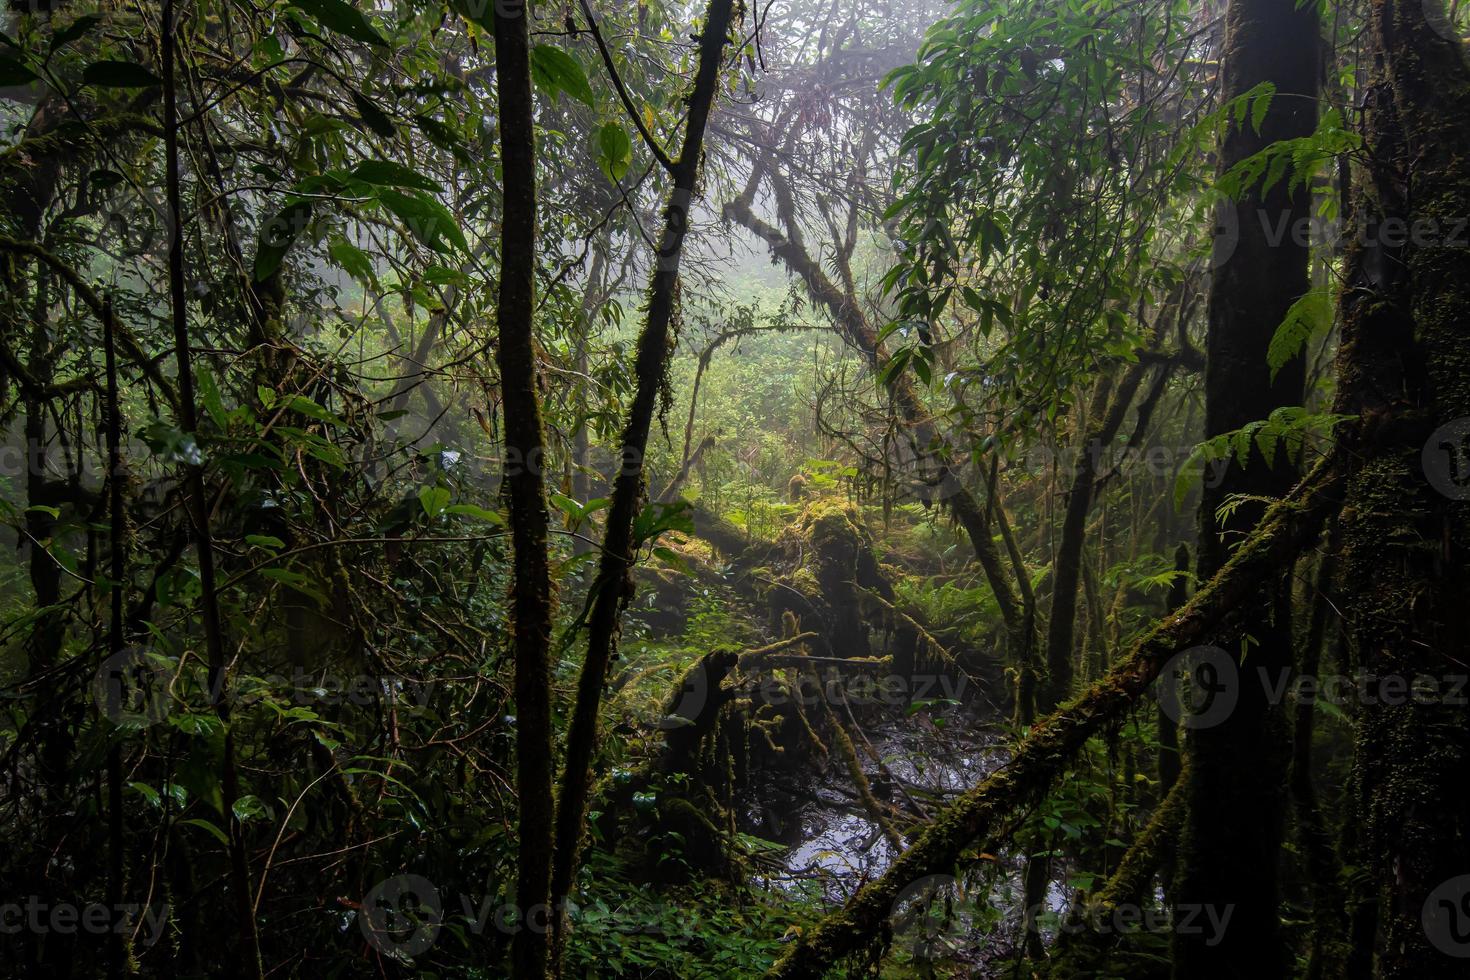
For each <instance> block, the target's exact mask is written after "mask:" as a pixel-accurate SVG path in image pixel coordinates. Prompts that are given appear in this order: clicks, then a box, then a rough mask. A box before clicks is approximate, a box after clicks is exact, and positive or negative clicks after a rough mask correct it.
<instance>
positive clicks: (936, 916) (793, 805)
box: [741, 677, 1067, 977]
mask: <svg viewBox="0 0 1470 980" xmlns="http://www.w3.org/2000/svg"><path fill="white" fill-rule="evenodd" d="M993 682H994V683H1000V679H999V678H998V677H997V678H994V679H993ZM991 683H992V679H989V678H987V679H986V681H985V682H984V683H983V684H977V685H975V686H973V687H971V691H972V692H974V691H975V690H976V688H979V694H978V696H973V697H970V698H969V699H968V700H967V701H966V702H965V703H962V704H948V705H940V704H935V705H931V706H930V707H927V708H924V709H922V710H920V711H917V712H915V713H914V714H913V715H912V716H905V715H904V713H903V712H902V711H898V712H894V711H888V712H885V713H884V714H883V715H879V716H876V717H863V716H859V720H860V721H861V722H862V732H863V734H864V735H866V738H867V742H868V743H869V744H870V745H871V746H872V748H873V749H874V750H875V751H876V754H877V755H878V757H879V758H881V759H882V760H883V763H884V767H886V769H887V770H888V773H890V774H891V775H892V781H890V780H889V779H888V778H887V776H886V775H885V774H884V773H883V772H882V770H881V769H880V767H879V766H878V765H877V764H876V763H875V762H874V760H873V759H872V757H871V756H870V755H869V754H868V752H867V751H866V749H865V746H863V745H862V742H861V740H860V739H859V738H857V737H856V736H855V738H854V741H855V742H857V743H858V745H857V747H858V754H859V757H860V758H861V759H862V761H863V767H864V772H865V773H866V775H867V777H868V779H869V781H870V783H871V784H872V787H873V793H874V795H875V796H877V797H878V798H879V799H883V800H886V801H887V802H890V803H892V804H894V805H895V806H896V807H898V808H899V810H900V811H901V812H904V813H912V812H913V810H912V807H913V806H914V805H915V804H917V805H918V806H920V807H922V808H923V809H924V810H926V811H927V812H928V813H929V814H931V815H932V814H933V813H936V812H937V811H938V810H939V809H940V808H941V807H942V806H943V805H944V804H945V803H946V802H947V801H949V800H951V799H953V798H954V797H956V796H958V795H959V794H961V793H963V792H965V791H966V790H968V789H970V788H972V787H974V786H976V785H978V784H979V783H980V782H982V781H983V780H984V779H985V778H986V777H987V776H989V775H990V774H991V773H992V772H994V771H995V770H996V769H997V768H999V767H1000V766H1002V765H1004V764H1005V763H1006V762H1007V761H1008V760H1009V758H1010V753H1009V750H1008V748H1007V732H1006V726H1005V724H1004V712H1003V710H1002V709H1001V708H999V707H997V706H996V705H995V704H993V703H992V702H991V701H990V699H989V698H988V697H987V691H993V690H995V687H993V686H991ZM742 818H743V819H742V823H743V826H742V828H741V829H742V830H743V831H745V832H746V833H749V834H752V835H754V836H757V837H760V838H762V839H764V840H768V841H772V842H775V843H779V844H782V845H785V847H784V850H782V851H780V852H776V853H773V854H771V855H768V858H774V859H775V860H774V861H770V860H768V861H767V866H766V868H765V869H764V871H763V873H761V874H758V875H756V876H755V877H754V879H753V883H754V884H757V885H758V886H760V887H763V888H768V889H779V890H783V891H786V892H788V893H799V894H803V895H805V896H807V897H808V898H816V899H818V900H820V901H821V902H822V903H823V904H824V905H827V906H829V907H835V906H837V905H840V904H841V903H842V902H844V901H846V899H847V898H848V897H849V896H851V895H852V894H853V892H855V891H856V890H857V889H858V888H859V887H861V886H862V885H863V884H864V883H866V882H868V881H870V880H872V879H874V878H876V877H878V876H879V875H881V874H883V872H885V871H886V870H887V869H888V867H889V866H890V865H891V864H892V863H893V862H894V860H895V859H896V858H897V857H898V852H897V851H896V849H895V848H894V846H893V844H892V843H891V842H890V841H889V840H888V839H887V837H886V836H885V835H884V834H883V832H882V830H881V828H880V827H879V826H878V824H877V822H876V821H875V820H874V819H873V818H872V816H870V815H869V813H868V812H867V810H866V809H865V807H864V806H863V803H862V801H861V800H860V799H859V797H858V795H857V792H856V790H855V788H854V787H853V785H852V780H851V778H850V776H849V774H848V772H847V769H846V767H845V765H844V764H843V762H842V760H841V758H840V757H839V754H838V753H837V752H836V751H835V750H834V751H832V752H831V753H829V757H828V759H827V761H826V765H825V767H824V769H823V771H822V772H820V773H813V772H812V771H811V769H810V767H805V768H803V769H802V770H801V771H799V772H796V773H791V772H765V773H762V774H761V778H760V780H759V781H758V782H757V783H756V784H755V785H752V786H751V787H749V789H748V791H747V793H746V799H745V805H744V807H743V811H742ZM991 857H992V860H989V861H984V862H981V864H980V867H979V869H977V870H975V871H967V872H966V873H964V874H963V875H962V880H959V881H956V880H955V879H954V878H952V877H950V876H947V875H943V876H942V875H934V876H930V877H929V878H925V879H921V880H920V881H917V882H914V883H912V884H910V885H909V886H908V887H907V888H906V889H905V890H904V892H903V893H902V894H901V896H900V898H899V899H898V900H897V901H896V902H895V903H894V904H895V910H894V916H893V918H892V919H891V920H890V921H891V924H892V927H893V931H894V944H893V951H894V954H895V955H896V956H898V957H899V958H900V959H904V958H908V959H911V960H912V961H915V962H918V961H923V962H926V963H927V964H928V965H929V966H932V967H939V966H940V965H941V964H948V965H949V966H950V967H951V968H959V969H961V970H963V975H968V976H975V977H991V976H995V977H999V976H1001V975H1004V974H1006V973H1008V972H1010V971H1011V970H1012V969H1013V967H1014V962H1013V960H1014V958H1015V956H1016V953H1017V950H1018V943H1019V941H1020V938H1021V936H1022V934H1023V921H1022V920H1023V906H1024V902H1023V894H1024V890H1023V884H1022V876H1023V873H1024V867H1025V860H1024V856H1023V855H1017V854H1012V853H1009V852H1007V851H1001V852H1000V853H998V854H995V855H993V856H991ZM1059 870H1060V869H1057V868H1055V867H1054V868H1053V869H1052V876H1051V877H1052V880H1051V881H1050V883H1049V884H1048V888H1047V895H1046V906H1047V908H1048V910H1049V911H1051V912H1054V913H1057V914H1061V913H1062V912H1063V911H1064V910H1065V908H1066V904H1067V891H1066V888H1065V887H1064V885H1063V884H1062V881H1064V879H1065V875H1064V874H1059V873H1058V872H1059Z"/></svg>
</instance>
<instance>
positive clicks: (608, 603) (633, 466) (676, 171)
mask: <svg viewBox="0 0 1470 980" xmlns="http://www.w3.org/2000/svg"><path fill="white" fill-rule="evenodd" d="M732 7H733V0H710V4H709V7H708V9H707V11H706V13H705V20H704V25H703V26H702V27H701V29H700V30H701V34H700V46H699V66H698V69H697V70H696V73H695V80H694V91H693V92H692V94H691V95H690V97H689V115H688V117H687V120H686V122H685V128H684V145H683V147H682V148H681V150H680V153H679V158H678V160H676V161H675V162H674V164H673V167H672V175H673V178H674V182H673V183H674V186H673V193H672V195H671V198H670V201H669V204H668V206H667V208H666V209H665V210H664V225H663V231H662V232H661V233H660V236H659V244H658V254H657V256H655V266H654V272H653V281H652V283H651V285H650V288H649V295H648V314H647V319H646V320H645V322H644V326H643V330H642V332H641V333H640V334H639V337H638V347H637V354H636V356H635V359H634V365H633V369H634V373H635V375H636V377H637V388H636V391H635V393H634V396H633V403H632V405H631V406H630V407H629V409H628V418H627V421H626V423H625V424H624V426H623V437H622V452H621V455H620V457H619V459H620V469H619V471H618V473H617V475H616V477H615V479H614V481H613V492H612V504H611V506H610V507H609V508H608V515H607V531H606V533H605V535H604V536H603V541H602V557H601V560H600V562H599V563H598V569H597V578H596V579H595V581H594V582H593V586H592V589H593V596H592V599H591V606H592V608H591V612H590V613H589V615H588V617H587V658H586V660H585V661H584V662H583V665H582V672H581V674H580V676H579V677H578V680H577V700H576V705H575V707H574V708H573V711H572V720H571V725H570V728H569V730H568V732H567V750H566V762H565V768H564V769H563V771H562V779H561V793H560V796H559V797H558V798H557V804H556V828H555V837H556V845H555V854H554V861H553V865H552V877H551V899H552V905H553V907H560V905H561V904H562V902H563V901H564V900H565V899H566V897H567V895H568V894H570V892H571V888H572V877H573V874H574V873H575V871H576V868H577V858H578V852H579V850H580V848H581V842H582V822H583V818H584V816H585V814H586V810H587V793H588V789H589V784H590V777H591V765H592V752H593V749H594V748H595V747H596V744H597V715H598V710H599V708H600V706H601V703H602V689H603V686H604V684H606V682H607V671H608V665H609V664H610V663H611V662H612V658H613V656H614V652H615V650H616V648H617V640H618V627H619V620H620V618H621V615H622V611H623V607H624V605H625V604H626V603H627V601H628V599H629V598H630V595H631V593H632V588H633V586H632V580H631V577H630V574H631V571H632V568H633V559H634V549H635V548H636V547H637V542H636V541H635V540H634V537H633V523H634V521H635V520H636V518H637V516H638V512H639V508H640V507H641V505H642V503H643V499H644V486H643V477H644V470H643V461H644V456H645V451H646V449H647V447H648V431H649V428H650V427H651V426H652V424H653V414H654V410H655V408H656V407H657V404H658V399H659V394H660V392H661V391H662V390H663V386H664V376H665V372H666V371H667V368H668V360H669V355H670V354H671V353H672V350H673V335H672V326H673V322H674V314H675V306H676V304H677V303H678V283H679V259H680V256H681V255H682V252H683V246H684V236H685V234H686V233H687V231H688V228H689V222H690V220H691V217H690V211H691V206H692V202H693V199H694V189H695V182H696V180H697V178H698V176H699V166H700V159H701V154H702V153H703V148H704V133H705V125H706V123H707V122H708V120H709V113H710V107H711V106H712V105H713V104H714V100H715V92H716V88H717V86H718V83H719V77H720V66H721V61H722V58H723V53H724V50H725V44H726V43H727V41H728V39H729V37H728V36H729V33H730V27H731V23H730V21H731V9H732ZM553 922H554V923H555V927H556V929H557V930H558V932H557V936H556V939H555V941H556V942H557V943H558V944H559V942H560V938H561V936H560V929H561V926H562V919H561V916H559V915H558V916H556V917H554V919H553Z"/></svg>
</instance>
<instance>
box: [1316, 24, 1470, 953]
mask: <svg viewBox="0 0 1470 980" xmlns="http://www.w3.org/2000/svg"><path fill="white" fill-rule="evenodd" d="M1429 8H1430V5H1428V4H1424V3H1421V2H1419V0H1412V2H1406V0H1382V2H1378V3H1375V4H1373V6H1372V23H1371V30H1372V45H1371V46H1372V50H1373V53H1374V59H1373V62H1374V65H1375V70H1374V74H1373V76H1372V78H1371V80H1370V86H1369V90H1368V91H1369V93H1370V94H1369V98H1368V100H1367V135H1368V140H1369V152H1368V153H1367V154H1366V155H1365V159H1366V161H1367V165H1366V167H1365V172H1364V173H1363V174H1362V175H1361V179H1360V180H1359V183H1358V187H1357V192H1356V194H1355V195H1354V201H1353V209H1352V210H1353V214H1352V219H1353V233H1352V234H1351V235H1350V236H1349V242H1350V245H1349V248H1348V253H1347V256H1346V261H1345V265H1346V269H1345V282H1344V288H1343V292H1342V298H1341V303H1340V312H1341V318H1342V324H1343V327H1342V329H1343V334H1342V344H1341V347H1340V350H1339V355H1338V377H1339V383H1340V386H1341V387H1340V390H1339V405H1338V410H1339V411H1340V412H1344V413H1349V412H1350V413H1353V414H1356V415H1358V416H1359V417H1360V418H1361V420H1362V421H1361V424H1360V425H1358V426H1355V427H1354V428H1353V430H1352V431H1351V432H1350V434H1349V437H1348V440H1347V445H1348V447H1349V448H1350V449H1351V450H1352V452H1351V454H1350V458H1351V459H1352V461H1353V467H1352V470H1351V472H1350V473H1349V484H1348V499H1347V501H1346V505H1345V506H1344V508H1343V512H1342V516H1341V518H1340V523H1341V534H1342V544H1343V547H1342V553H1341V557H1340V559H1339V561H1338V575H1339V580H1338V581H1339V587H1338V590H1337V602H1338V605H1339V606H1340V607H1341V608H1342V609H1343V610H1344V612H1345V618H1346V619H1347V624H1346V626H1347V631H1348V638H1349V644H1350V648H1351V650H1352V652H1353V654H1354V655H1355V659H1356V661H1357V665H1358V668H1359V670H1360V671H1362V673H1363V675H1364V676H1368V677H1376V678H1382V680H1380V681H1378V682H1376V683H1374V684H1372V685H1371V686H1369V687H1368V688H1367V689H1366V690H1365V691H1364V692H1363V694H1364V700H1363V701H1362V703H1361V708H1360V711H1359V724H1358V731H1357V744H1356V749H1355V756H1356V757H1355V760H1354V772H1353V790H1354V792H1353V806H1354V809H1355V816H1356V819H1357V821H1358V823H1359V827H1358V840H1357V849H1356V851H1355V852H1354V853H1353V854H1352V855H1350V857H1349V859H1350V860H1351V861H1352V862H1353V863H1354V864H1356V865H1357V866H1359V867H1363V868H1366V869H1368V870H1369V872H1370V874H1368V875H1365V876H1363V878H1364V879H1365V884H1364V886H1363V891H1362V893H1360V894H1358V895H1357V896H1355V902H1354V905H1355V909H1354V915H1353V920H1354V930H1353V940H1354V943H1355V946H1356V948H1355V950H1354V957H1353V960H1352V962H1350V964H1349V975H1351V976H1368V975H1372V976H1378V977H1387V978H1394V980H1397V978H1408V977H1415V978H1420V977H1424V978H1439V977H1452V976H1454V977H1459V976H1464V975H1465V960H1464V958H1463V957H1464V950H1465V946H1464V927H1465V919H1464V910H1465V908H1466V904H1465V903H1466V896H1467V895H1470V831H1467V823H1466V820H1467V816H1466V815H1467V814H1470V783H1467V781H1466V779H1465V772H1466V768H1467V766H1470V708H1467V706H1466V703H1465V698H1464V697H1463V691H1460V690H1459V688H1461V687H1463V685H1462V684H1461V683H1459V680H1457V679H1463V677H1464V676H1465V665H1466V664H1467V663H1470V639H1467V638H1470V621H1467V620H1470V609H1467V605H1466V603H1465V595H1466V591H1467V588H1470V585H1467V575H1466V554H1467V549H1470V513H1467V509H1466V505H1465V503H1464V500H1463V496H1464V484H1463V482H1457V481H1462V480H1463V472H1464V471H1463V468H1462V466H1461V465H1459V464H1462V462H1463V458H1464V457H1463V452H1464V441H1465V418H1466V417H1467V416H1470V345H1467V343H1466V340H1467V337H1466V330H1467V324H1470V290H1467V288H1466V283H1467V282H1470V249H1467V248H1466V247H1465V242H1464V240H1463V237H1459V236H1457V235H1456V229H1460V228H1463V227H1464V223H1465V219H1466V216H1467V215H1470V172H1467V170H1466V167H1465V164H1464V157H1463V147H1464V146H1465V143H1466V141H1467V139H1470V68H1467V66H1466V62H1465V56H1464V52H1463V50H1461V49H1460V48H1459V45H1458V44H1457V43H1455V42H1453V41H1451V40H1449V39H1447V38H1446V37H1445V36H1444V35H1443V34H1441V33H1439V32H1436V31H1435V30H1433V28H1432V26H1431V24H1430V23H1429V22H1428V21H1427V20H1426V16H1425V14H1426V12H1427V10H1428V9H1429ZM1406 228H1412V229H1418V232H1417V233H1415V234H1414V235H1412V236H1407V235H1405V234H1404V233H1403V232H1402V229H1406ZM1395 684H1396V685H1397V687H1395V686H1393V685H1395ZM1406 691H1412V692H1413V695H1412V696H1409V695H1408V694H1407V693H1405V692H1406ZM1375 934H1376V940H1375ZM1370 944H1371V945H1372V946H1373V947H1375V948H1373V949H1369V948H1368V947H1369V946H1370Z"/></svg>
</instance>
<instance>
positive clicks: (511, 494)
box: [495, 4, 553, 980]
mask: <svg viewBox="0 0 1470 980" xmlns="http://www.w3.org/2000/svg"><path fill="white" fill-rule="evenodd" d="M526 21H527V8H526V7H525V6H524V5H512V4H497V5H496V7H495V62H496V71H495V76H496V89H497V91H498V94H499V97H500V159H501V170H502V173H503V174H504V183H503V190H504V201H505V204H504V209H503V212H502V218H501V224H500V243H501V244H500V296H499V300H498V305H497V308H496V325H497V327H498V328H499V339H500V342H499V344H498V345H497V347H496V350H495V360H496V365H497V367H499V369H500V390H501V397H502V398H503V400H504V404H505V482H506V489H507V492H506V496H507V498H508V500H509V505H510V525H511V546H512V548H513V549H514V552H515V572H514V584H513V585H512V590H513V594H512V601H511V608H512V614H513V620H512V626H511V647H512V649H513V650H514V661H515V703H516V793H517V796H518V800H519V813H518V815H517V821H518V823H517V836H518V839H517V842H516V846H517V849H518V856H517V867H516V904H517V905H518V906H519V909H520V912H521V915H522V916H524V921H523V922H522V923H521V928H519V929H518V930H517V931H516V933H515V937H514V939H513V940H512V942H511V957H512V960H513V962H514V963H515V975H516V976H517V977H522V978H526V980H533V978H539V977H544V976H546V975H547V969H548V965H549V963H550V955H549V950H550V942H549V940H550V933H549V930H548V929H546V928H545V927H544V926H545V924H546V923H547V922H548V921H549V904H550V892H551V847H552V839H551V821H552V815H553V802H552V795H551V784H552V753H551V615H552V602H553V592H552V586H551V567H550V563H549V558H548V555H547V528H548V519H547V514H546V481H545V467H546V438H545V433H544V430H543V428H542V424H541V401H540V397H539V396H538V394H537V385H536V375H537V370H536V338H535V333H534V331H533V329H532V318H533V314H534V311H535V286H536V143H535V130H534V121H533V119H532V115H531V55H530V44H529V31H528V29H527V24H526Z"/></svg>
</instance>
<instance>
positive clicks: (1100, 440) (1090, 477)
mask: <svg viewBox="0 0 1470 980" xmlns="http://www.w3.org/2000/svg"><path fill="white" fill-rule="evenodd" d="M1148 370H1149V367H1148V364H1147V363H1146V362H1145V361H1142V360H1140V361H1139V362H1138V363H1137V364H1134V365H1133V366H1131V367H1130V368H1129V369H1128V372H1127V374H1125V375H1124V376H1123V380H1122V382H1121V383H1120V384H1119V385H1118V390H1117V392H1116V393H1115V394H1114V395H1113V400H1112V403H1111V406H1108V403H1107V402H1106V400H1105V397H1106V391H1107V386H1106V385H1103V386H1100V387H1099V389H1098V391H1099V397H1098V398H1096V399H1094V404H1093V406H1092V410H1091V411H1090V412H1089V413H1088V415H1089V422H1088V424H1089V426H1090V425H1093V424H1095V425H1096V426H1097V428H1096V429H1093V430H1091V431H1089V432H1088V435H1087V437H1086V438H1085V440H1084V441H1083V445H1082V447H1081V452H1080V453H1079V454H1078V456H1077V469H1076V472H1074V473H1073V474H1072V485H1071V488H1070V490H1069V491H1068V494H1067V509H1066V512H1065V515H1064V516H1063V518H1062V539H1061V543H1060V544H1059V545H1058V546H1057V557H1056V563H1055V564H1054V566H1053V567H1054V569H1055V574H1054V575H1053V580H1052V598H1051V615H1050V617H1049V618H1048V620H1047V626H1046V670H1047V680H1046V684H1044V685H1043V686H1042V692H1043V693H1042V703H1041V707H1042V709H1043V710H1046V711H1050V710H1051V709H1052V708H1053V707H1055V706H1056V705H1057V704H1058V702H1060V701H1062V700H1063V699H1065V698H1066V696H1067V695H1068V693H1069V692H1070V691H1071V687H1072V676H1073V672H1074V669H1075V668H1074V665H1073V646H1074V639H1075V629H1076V624H1077V593H1078V585H1079V583H1080V581H1081V576H1082V546H1083V544H1085V543H1086V540H1087V515H1088V514H1089V513H1090V512H1091V511H1092V500H1093V484H1094V483H1095V482H1096V481H1097V478H1098V477H1099V476H1100V475H1101V474H1102V467H1101V465H1100V464H1101V462H1102V454H1103V451H1104V450H1105V449H1107V447H1108V446H1109V445H1111V444H1112V441H1113V438H1114V437H1115V436H1116V435H1117V434H1118V430H1119V429H1120V428H1122V426H1123V419H1124V418H1125V417H1126V416H1127V414H1128V409H1129V407H1130V406H1131V405H1132V404H1133V396H1134V395H1135V394H1137V393H1138V387H1139V385H1141V384H1142V383H1143V377H1144V375H1145V374H1146V373H1148Z"/></svg>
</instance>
